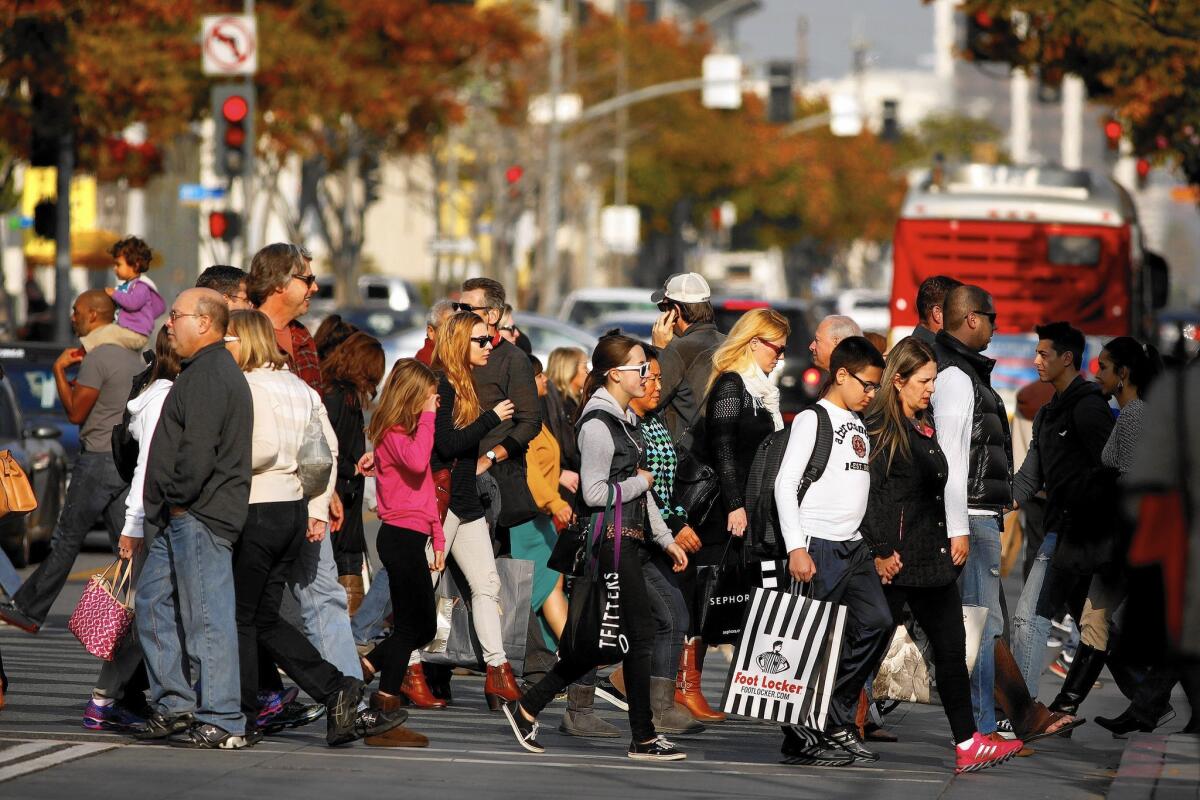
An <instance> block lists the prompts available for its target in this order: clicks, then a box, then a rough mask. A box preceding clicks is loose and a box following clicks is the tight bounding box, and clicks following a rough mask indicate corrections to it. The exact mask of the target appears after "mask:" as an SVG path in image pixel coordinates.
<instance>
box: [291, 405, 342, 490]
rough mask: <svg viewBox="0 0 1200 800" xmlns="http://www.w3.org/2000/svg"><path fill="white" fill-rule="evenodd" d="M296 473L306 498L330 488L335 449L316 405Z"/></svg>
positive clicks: (305, 434) (307, 427)
mask: <svg viewBox="0 0 1200 800" xmlns="http://www.w3.org/2000/svg"><path fill="white" fill-rule="evenodd" d="M296 473H297V475H298V477H299V478H300V487H301V489H302V490H303V491H304V497H305V499H309V498H312V497H317V496H318V495H322V494H324V493H325V490H326V489H327V488H329V476H330V475H331V474H333V451H332V450H330V449H329V442H327V441H325V431H324V429H323V428H322V426H321V416H320V414H318V413H317V407H316V406H315V405H314V406H313V408H312V412H311V413H310V414H309V416H308V423H307V424H306V425H305V426H304V439H303V441H302V442H301V443H300V450H299V451H298V452H297V453H296Z"/></svg>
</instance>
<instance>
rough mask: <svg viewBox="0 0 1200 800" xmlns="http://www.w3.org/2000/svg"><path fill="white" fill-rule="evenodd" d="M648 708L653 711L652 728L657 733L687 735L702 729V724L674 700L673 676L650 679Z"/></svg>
mask: <svg viewBox="0 0 1200 800" xmlns="http://www.w3.org/2000/svg"><path fill="white" fill-rule="evenodd" d="M650 710H651V711H652V712H653V713H654V717H653V722H654V730H655V731H656V732H658V733H670V734H674V735H677V736H678V735H683V736H688V735H691V734H693V733H702V732H703V731H704V726H703V725H701V724H700V723H699V722H697V721H696V720H695V718H694V717H693V716H692V715H691V714H689V713H688V711H687V709H686V708H684V707H683V706H681V705H678V704H677V703H676V702H675V679H674V678H651V679H650Z"/></svg>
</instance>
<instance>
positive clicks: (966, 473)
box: [933, 285, 1012, 736]
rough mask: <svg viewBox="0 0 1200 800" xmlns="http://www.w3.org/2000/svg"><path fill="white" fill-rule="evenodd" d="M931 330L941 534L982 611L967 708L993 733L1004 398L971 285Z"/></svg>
mask: <svg viewBox="0 0 1200 800" xmlns="http://www.w3.org/2000/svg"><path fill="white" fill-rule="evenodd" d="M942 316H943V319H944V321H945V327H944V328H943V329H942V331H941V332H940V333H938V335H937V339H936V340H935V343H934V351H935V353H936V354H937V360H938V382H937V392H936V393H935V394H934V397H933V414H934V423H935V425H936V427H937V437H938V444H940V445H941V447H942V450H943V451H944V452H945V454H946V463H947V466H948V469H949V474H948V477H947V480H946V493H945V498H946V499H945V503H946V535H947V537H948V538H949V547H950V553H951V556H952V557H953V559H954V563H955V564H958V565H964V564H965V568H964V569H963V572H962V576H961V578H960V581H961V583H962V599H963V605H969V606H982V607H984V608H986V609H987V610H988V616H987V622H986V624H985V625H984V630H983V638H982V640H981V642H980V647H979V657H978V658H977V659H976V661H975V671H974V672H973V673H972V674H971V705H972V707H973V710H974V713H975V723H976V725H977V726H978V728H979V732H980V733H981V734H983V735H984V736H987V735H988V734H990V733H994V732H995V731H996V710H995V700H994V699H993V696H992V695H993V689H994V686H995V677H996V663H995V657H994V652H993V647H994V646H995V640H996V639H997V638H998V637H999V636H1000V635H1001V634H1002V633H1003V631H1004V616H1003V612H1002V610H1001V606H1000V530H1001V528H1002V527H1003V525H1002V523H1001V515H1002V514H1003V513H1004V510H1005V509H1007V508H1009V507H1010V506H1012V440H1011V438H1010V435H1009V431H1008V414H1007V412H1006V411H1005V409H1004V401H1003V400H1001V399H1000V395H998V394H996V391H995V390H994V389H993V388H992V380H991V375H992V368H993V367H994V366H995V364H996V362H995V361H993V360H992V359H990V358H987V357H985V356H984V355H982V353H983V351H984V350H986V349H987V346H988V344H989V343H991V341H992V334H993V333H994V332H995V330H996V306H995V305H994V304H993V303H992V298H991V295H989V294H988V293H987V292H985V291H984V290H983V289H980V288H979V287H978V286H970V285H966V286H958V287H955V288H954V289H951V290H950V292H949V293H947V295H946V302H945V305H944V306H943V314H942Z"/></svg>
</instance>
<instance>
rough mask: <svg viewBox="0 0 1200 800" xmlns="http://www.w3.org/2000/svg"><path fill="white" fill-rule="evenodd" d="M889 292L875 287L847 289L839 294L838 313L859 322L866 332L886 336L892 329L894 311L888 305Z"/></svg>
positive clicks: (859, 325)
mask: <svg viewBox="0 0 1200 800" xmlns="http://www.w3.org/2000/svg"><path fill="white" fill-rule="evenodd" d="M889 301H890V298H889V295H888V293H887V292H877V291H875V290H874V289H847V290H845V291H844V292H842V293H841V294H839V295H838V299H837V313H839V314H844V315H845V316H847V317H849V318H850V319H852V320H854V321H855V322H857V323H858V327H860V328H862V329H863V331H864V332H872V331H873V332H875V333H880V334H883V335H884V336H885V337H886V336H887V335H888V331H890V330H891V329H892V312H891V309H890V306H889V305H888V303H889Z"/></svg>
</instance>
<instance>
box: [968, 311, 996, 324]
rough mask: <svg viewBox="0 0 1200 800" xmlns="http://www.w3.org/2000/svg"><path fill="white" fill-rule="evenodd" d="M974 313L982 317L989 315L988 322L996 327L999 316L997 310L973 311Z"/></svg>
mask: <svg viewBox="0 0 1200 800" xmlns="http://www.w3.org/2000/svg"><path fill="white" fill-rule="evenodd" d="M971 313H972V314H978V315H979V316H981V317H987V318H988V322H989V323H990V324H991V326H992V327H993V328H994V327H996V317H998V316H999V314H997V313H996V312H995V311H972V312H971Z"/></svg>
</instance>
